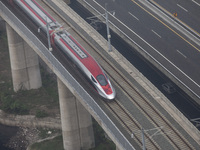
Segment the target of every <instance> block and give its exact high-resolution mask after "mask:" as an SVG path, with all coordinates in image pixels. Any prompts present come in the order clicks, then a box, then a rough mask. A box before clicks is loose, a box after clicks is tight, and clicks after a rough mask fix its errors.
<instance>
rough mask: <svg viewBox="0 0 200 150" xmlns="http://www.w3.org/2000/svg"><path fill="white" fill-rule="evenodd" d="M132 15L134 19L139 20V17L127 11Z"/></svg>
mask: <svg viewBox="0 0 200 150" xmlns="http://www.w3.org/2000/svg"><path fill="white" fill-rule="evenodd" d="M128 13H129V14H130V15H131V16H132V17H134V18H135V19H136V20H138V21H139V19H138V18H137V17H136V16H134V15H133V14H132V13H130V12H128Z"/></svg>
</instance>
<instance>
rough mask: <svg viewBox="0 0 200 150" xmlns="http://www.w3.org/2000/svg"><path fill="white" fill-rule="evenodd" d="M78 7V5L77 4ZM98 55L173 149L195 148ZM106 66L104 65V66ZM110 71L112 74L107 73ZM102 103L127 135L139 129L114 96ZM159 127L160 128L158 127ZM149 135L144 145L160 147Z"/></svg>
mask: <svg viewBox="0 0 200 150" xmlns="http://www.w3.org/2000/svg"><path fill="white" fill-rule="evenodd" d="M77 7H78V6H77ZM95 52H96V53H97V55H95V56H99V57H98V60H100V62H101V64H105V65H102V66H104V70H106V71H107V74H108V75H109V76H110V78H111V79H112V81H114V83H115V85H117V86H118V87H120V89H121V90H122V91H123V93H125V94H126V95H127V97H129V99H130V101H131V102H132V103H133V104H134V105H135V106H137V107H138V109H140V111H141V112H142V113H143V114H144V115H145V116H146V118H148V120H149V121H150V122H151V123H152V124H153V125H154V127H155V128H159V129H160V133H162V136H164V138H165V139H166V140H167V141H168V142H169V143H170V144H171V145H172V146H173V147H174V149H181V150H183V149H195V148H194V147H193V146H192V145H191V144H190V143H189V142H188V141H187V139H185V138H184V137H183V135H182V134H181V133H180V132H179V131H178V130H177V129H176V128H175V127H174V126H173V124H171V122H170V121H168V119H167V118H166V117H165V116H163V115H162V114H161V113H160V112H159V110H157V109H156V107H155V106H153V104H151V103H150V102H149V101H148V99H147V98H145V97H144V96H143V95H142V94H140V93H139V92H138V91H137V89H136V88H135V86H134V85H133V84H132V83H130V81H128V80H127V79H126V77H125V76H124V75H123V74H122V73H121V72H119V71H118V70H116V69H115V68H114V67H113V65H112V64H110V63H109V61H108V60H107V59H105V57H104V56H102V54H101V53H99V51H95ZM105 66H106V67H105ZM109 72H112V75H111V74H109ZM104 105H105V106H106V107H107V108H108V109H109V110H110V111H111V113H112V114H113V115H114V116H115V117H116V119H117V120H118V121H119V122H121V124H122V126H123V127H124V128H125V129H126V130H127V132H128V133H129V135H131V134H132V132H133V131H138V130H141V128H142V126H141V124H140V123H139V122H138V121H137V120H135V119H134V117H133V116H132V115H131V114H130V113H129V112H128V111H127V110H126V108H124V107H123V105H122V104H121V103H120V102H119V100H118V99H117V98H116V99H115V101H113V102H112V103H107V102H105V103H104ZM160 127H161V128H160ZM150 137H151V135H149V134H147V133H146V134H145V139H148V140H147V142H146V147H147V149H149V150H154V149H161V148H160V146H159V145H158V144H157V142H156V141H154V140H152V139H151V138H150ZM135 139H136V141H137V143H138V144H139V145H141V147H142V142H141V133H139V132H138V134H135Z"/></svg>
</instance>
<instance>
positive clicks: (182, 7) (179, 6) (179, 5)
mask: <svg viewBox="0 0 200 150" xmlns="http://www.w3.org/2000/svg"><path fill="white" fill-rule="evenodd" d="M177 6H178V7H180V8H181V9H183V10H184V11H186V12H188V10H187V9H185V8H184V7H183V6H181V5H179V4H177Z"/></svg>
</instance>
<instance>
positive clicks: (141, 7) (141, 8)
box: [131, 0, 200, 52]
mask: <svg viewBox="0 0 200 150" xmlns="http://www.w3.org/2000/svg"><path fill="white" fill-rule="evenodd" d="M131 1H132V2H133V3H135V4H136V5H138V6H139V7H140V8H141V9H143V10H144V11H145V12H147V13H148V14H149V15H151V16H152V17H153V18H155V19H156V20H158V21H159V22H160V23H162V24H163V25H164V26H165V27H167V28H168V29H170V30H171V31H172V32H174V33H175V34H176V35H178V36H179V37H180V38H181V39H182V40H184V41H185V42H187V43H188V44H189V45H190V46H192V47H193V48H194V49H196V50H197V51H199V52H200V49H198V48H197V47H196V46H194V45H193V44H192V43H190V42H189V41H188V40H186V39H185V38H184V37H183V36H181V35H180V34H178V33H177V32H176V31H175V30H173V29H172V28H171V27H169V26H168V25H167V24H165V23H164V22H163V21H161V20H160V19H158V18H157V17H156V16H154V15H153V14H152V13H150V12H149V11H148V10H146V9H145V8H144V7H142V6H141V5H139V4H138V3H136V2H135V1H134V0H131Z"/></svg>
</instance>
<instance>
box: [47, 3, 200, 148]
mask: <svg viewBox="0 0 200 150" xmlns="http://www.w3.org/2000/svg"><path fill="white" fill-rule="evenodd" d="M45 1H47V2H48V3H49V4H50V5H51V3H52V2H53V3H56V5H57V6H56V7H59V8H60V9H61V10H60V11H59V12H58V13H59V14H60V16H61V17H62V18H63V19H65V20H66V21H67V22H69V24H71V27H72V28H74V29H75V30H76V31H77V32H78V33H79V34H80V35H82V36H83V37H84V38H85V40H87V42H88V43H91V45H94V46H95V48H97V49H101V50H104V51H105V52H106V53H107V54H108V55H110V56H111V57H112V58H113V59H114V60H116V62H118V63H119V65H121V66H122V67H123V68H124V69H125V70H126V71H127V72H128V73H129V74H130V73H131V74H130V75H131V76H132V77H133V78H134V79H135V80H136V81H137V82H138V83H139V84H140V85H141V86H143V87H144V89H145V90H146V91H147V92H148V93H149V94H150V95H151V96H152V97H153V98H154V99H155V100H156V101H158V103H159V104H160V105H161V106H162V107H163V108H164V109H165V110H167V112H168V113H169V114H170V115H171V116H172V117H173V118H174V119H175V120H176V121H177V122H178V123H179V124H180V125H181V126H182V127H183V128H184V129H185V131H186V132H188V134H189V135H191V136H192V137H193V138H194V139H195V141H197V143H199V144H200V132H199V130H198V129H197V128H196V127H195V126H194V125H193V124H192V123H191V122H190V121H189V120H188V119H187V118H186V117H185V116H184V115H183V114H182V113H181V112H180V111H179V110H178V109H177V108H176V107H175V106H174V105H173V104H172V103H171V102H170V101H169V100H168V99H167V98H166V97H165V96H164V95H163V94H162V93H161V92H160V91H159V90H158V89H157V88H156V87H155V86H154V85H153V84H152V83H151V82H150V81H149V80H148V79H146V78H145V77H144V76H143V75H142V74H141V73H140V72H139V71H138V70H137V69H136V68H135V67H134V66H133V65H132V64H131V63H130V62H129V61H127V59H126V58H124V57H123V56H122V55H121V54H120V53H119V52H118V51H117V50H116V49H115V48H114V47H112V49H113V51H112V52H108V48H107V41H106V40H105V39H104V37H102V36H101V35H100V34H99V33H98V32H97V31H96V30H95V29H94V28H93V27H91V26H90V25H89V24H88V23H87V22H86V21H85V20H84V19H83V18H81V17H80V16H79V15H78V14H76V13H75V12H74V11H73V10H72V9H71V8H70V7H69V6H67V5H65V4H64V2H63V1H56V0H45ZM78 1H79V2H80V3H84V2H83V1H82V0H78ZM85 5H86V4H85ZM55 11H56V10H55ZM93 11H95V10H93ZM137 48H138V47H137ZM108 62H110V61H109V60H108Z"/></svg>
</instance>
